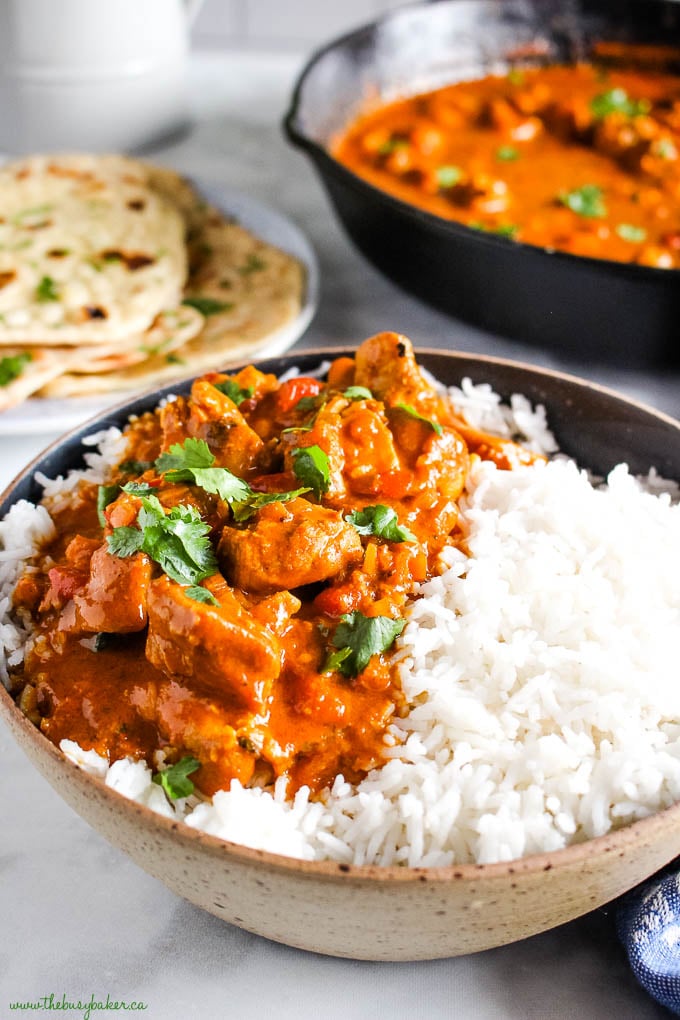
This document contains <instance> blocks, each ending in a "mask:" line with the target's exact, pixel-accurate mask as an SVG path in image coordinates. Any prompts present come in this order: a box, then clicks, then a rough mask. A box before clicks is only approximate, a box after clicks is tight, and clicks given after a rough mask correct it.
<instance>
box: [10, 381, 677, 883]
mask: <svg viewBox="0 0 680 1020" xmlns="http://www.w3.org/2000/svg"><path fill="white" fill-rule="evenodd" d="M453 398H454V401H455V403H456V406H457V407H458V408H460V409H461V410H463V411H464V413H465V414H466V416H467V417H468V420H470V422H471V424H474V425H476V426H478V427H480V428H484V429H489V430H493V431H495V432H496V433H497V434H502V435H510V436H515V435H517V434H518V433H521V434H522V435H523V436H524V437H528V439H529V440H530V442H531V445H532V446H533V448H534V449H544V450H546V451H548V452H551V451H552V450H554V441H553V440H552V437H551V435H550V433H549V431H548V429H547V425H546V422H545V414H544V412H543V411H542V409H540V408H539V409H536V410H532V409H531V407H530V405H529V404H528V402H527V401H526V400H525V399H524V398H513V401H512V402H511V405H510V407H509V408H508V407H506V406H504V405H502V404H501V403H500V401H499V399H498V398H497V396H496V395H495V394H494V393H493V392H492V391H491V390H490V388H488V387H485V386H473V385H472V384H471V383H470V382H469V380H466V381H464V382H463V384H462V386H461V389H460V390H456V391H454V393H453ZM100 438H101V437H100ZM104 438H105V443H106V444H107V446H108V449H107V450H106V454H105V455H104V459H103V460H99V461H96V462H94V463H91V465H90V471H92V472H95V473H96V475H97V477H96V478H95V479H94V480H101V479H102V478H103V472H104V465H105V463H108V458H109V456H114V457H115V452H117V450H118V449H119V447H117V446H116V442H117V436H116V435H113V434H112V433H107V435H106V436H105V437H104ZM88 456H90V457H92V456H93V455H92V454H90V455H88ZM80 477H83V475H82V473H81V474H80V476H79V478H80ZM92 477H93V475H92V474H89V473H88V478H92ZM78 480H79V479H78ZM647 483H648V484H645V485H642V484H641V483H640V482H639V481H638V480H636V479H635V478H633V477H631V475H630V474H629V473H628V470H627V469H626V467H625V466H623V465H621V466H619V467H617V468H616V469H615V470H614V471H612V472H611V474H610V475H609V478H608V480H607V484H606V486H594V485H593V484H591V482H590V480H589V479H588V477H587V475H586V474H585V472H583V471H579V469H578V468H577V467H576V465H575V464H574V463H573V462H571V461H569V460H567V459H566V458H562V457H558V458H556V459H554V460H553V461H551V462H549V463H546V464H538V465H536V466H533V467H523V468H520V469H517V470H515V471H512V472H505V471H500V470H498V469H496V467H495V466H494V465H493V464H492V463H489V462H477V463H475V465H474V466H473V469H472V471H471V474H470V478H469V481H468V485H467V488H466V492H465V495H464V498H463V500H462V503H461V524H462V526H463V529H464V535H465V551H462V550H461V549H449V550H447V552H446V554H445V570H444V572H443V573H442V574H441V576H438V577H436V578H433V579H432V580H430V581H428V582H427V583H426V584H424V585H421V586H420V589H419V591H418V593H417V598H416V600H415V601H414V602H413V604H412V605H411V607H410V609H409V611H408V625H407V627H406V628H405V630H404V632H403V634H402V636H401V638H400V639H398V642H397V652H396V655H397V656H398V658H399V660H400V672H401V683H402V687H403V690H404V693H405V695H406V698H407V700H408V702H409V704H410V705H411V710H410V712H409V714H408V716H407V717H406V718H404V719H400V720H398V722H396V723H395V724H394V725H393V726H392V728H391V732H390V733H389V734H388V741H387V743H386V751H385V754H386V762H385V764H384V766H383V767H382V768H379V769H376V770H374V771H373V772H371V773H370V774H369V775H368V776H367V777H366V778H365V779H364V780H363V781H362V782H360V783H358V784H357V785H354V786H353V785H350V784H349V783H347V782H345V780H344V779H343V777H342V776H339V777H337V779H336V780H335V783H334V784H333V787H332V789H331V790H330V791H329V792H328V794H327V796H326V797H325V799H324V800H323V801H314V802H313V801H310V800H309V794H308V791H307V790H306V788H303V789H302V790H300V791H298V793H297V794H296V795H295V797H294V799H293V800H292V802H290V801H287V800H286V783H285V780H283V779H281V780H279V781H277V783H276V786H275V788H274V791H273V792H271V793H270V792H268V791H264V790H260V789H251V790H245V789H243V788H242V787H241V785H240V784H239V783H238V782H233V783H232V786H231V789H230V790H229V791H222V792H220V793H217V794H216V795H215V796H214V797H213V799H212V801H207V802H203V801H199V799H198V798H197V797H192V798H189V799H188V800H186V801H178V802H175V803H174V804H173V805H172V806H171V805H170V804H169V802H168V801H167V799H166V798H165V795H164V794H163V792H162V790H161V788H160V787H159V786H157V785H156V784H154V783H153V782H152V772H151V770H150V769H149V768H148V766H147V765H146V763H145V762H134V761H131V760H123V761H118V762H114V763H112V764H111V765H110V766H109V763H108V762H107V761H106V760H105V759H103V758H101V757H100V756H99V755H97V754H95V753H94V752H92V751H83V750H82V749H81V748H79V747H78V745H76V744H73V742H71V741H63V742H62V745H61V746H62V750H63V751H64V753H65V754H67V755H68V756H69V757H70V758H72V760H74V761H76V762H77V764H79V765H80V766H81V767H82V768H84V769H86V770H87V771H89V772H92V773H93V774H94V775H97V776H99V777H100V778H103V779H104V781H105V782H106V783H107V785H109V786H111V787H113V788H114V789H116V790H118V791H119V792H120V793H122V794H124V795H125V796H128V797H131V798H132V799H134V800H137V801H139V802H141V803H144V804H146V805H147V806H149V807H151V808H152V809H153V810H156V811H159V812H160V813H162V814H165V815H167V816H174V817H178V818H183V819H184V821H185V822H186V823H187V824H188V825H189V826H192V827H194V828H197V829H202V830H204V831H206V832H210V833H212V834H214V835H216V836H218V837H220V838H223V839H228V840H232V841H234V842H238V843H241V844H244V845H248V846H255V847H260V848H264V849H268V850H272V851H275V852H278V853H283V854H287V855H289V856H293V857H301V858H306V859H310V860H311V859H324V858H330V859H334V860H338V861H341V862H347V863H353V864H366V863H376V864H381V865H383V864H384V865H386V864H402V865H408V866H416V865H418V866H421V867H427V866H439V865H447V864H453V863H462V862H477V863H485V862H492V861H501V860H511V859H514V858H517V857H521V856H523V855H526V854H530V853H534V852H539V851H550V850H555V849H558V848H560V847H563V846H566V845H567V844H568V843H571V842H574V841H582V840H586V839H588V838H591V837H593V836H597V835H601V834H604V833H605V832H607V831H609V830H610V829H611V828H614V827H618V826H621V825H625V824H627V823H629V822H632V821H634V820H635V819H637V818H641V817H644V816H645V815H648V814H650V813H652V812H655V811H658V810H660V809H661V808H663V807H666V806H668V805H669V804H671V803H673V802H674V801H677V800H680V684H678V682H677V678H676V675H675V672H676V665H675V664H676V663H677V662H678V659H679V657H680V506H679V505H678V503H677V497H678V489H677V486H675V485H672V484H669V483H666V482H663V481H662V480H661V479H659V478H658V476H656V475H655V474H654V473H652V474H651V475H650V477H649V479H648V480H647ZM65 484H66V485H67V486H72V485H73V484H76V483H75V482H73V481H72V479H71V477H69V479H68V480H67V482H66V483H65ZM63 491H64V486H63V485H62V484H61V483H60V484H57V483H51V484H50V485H48V486H46V493H47V494H48V495H49V500H58V499H59V498H60V495H61V493H62V492H63ZM19 519H22V520H24V521H25V522H26V523H24V524H23V525H21V524H19V523H18V522H19ZM29 519H31V520H32V521H33V523H32V524H31V523H29ZM15 526H18V528H19V533H18V534H17V532H16V530H13V529H14V528H15ZM49 526H50V522H49V518H48V517H47V514H46V513H45V511H44V510H43V509H42V508H32V507H30V505H29V504H25V505H23V506H21V505H18V506H17V507H15V508H13V510H12V511H11V512H10V514H9V515H8V517H7V518H6V520H5V522H3V523H2V524H0V541H1V542H2V544H3V546H4V548H5V549H7V550H15V549H17V548H21V554H20V556H19V564H20V565H19V566H17V565H16V563H15V564H13V565H12V566H9V565H7V564H6V562H5V561H3V560H0V570H4V571H5V573H4V574H2V573H0V578H2V579H3V583H4V586H3V589H2V590H3V592H4V595H3V598H4V602H3V604H2V612H3V615H2V621H3V622H2V624H1V625H0V639H2V641H3V643H4V645H5V648H6V654H7V653H8V654H9V656H10V661H11V662H12V663H16V662H17V661H20V656H21V645H22V644H23V641H24V640H25V638H26V633H25V631H24V630H22V629H21V627H20V626H17V625H16V624H14V623H12V622H11V621H10V620H9V616H8V592H9V590H11V587H12V586H13V584H14V582H15V580H16V577H17V576H18V573H19V571H20V569H21V566H22V565H23V563H24V562H25V560H26V559H27V558H28V557H29V556H30V555H31V553H32V551H33V548H34V545H35V544H39V542H40V541H41V540H42V539H44V537H46V536H47V535H48V532H49ZM27 527H28V528H30V529H31V530H30V532H28V531H26V528H27ZM19 535H20V536H21V541H20V540H19ZM3 563H5V566H4V567H3Z"/></svg>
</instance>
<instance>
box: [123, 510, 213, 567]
mask: <svg viewBox="0 0 680 1020" xmlns="http://www.w3.org/2000/svg"><path fill="white" fill-rule="evenodd" d="M140 500H141V504H142V505H141V508H140V510H139V513H138V514H137V524H138V525H139V527H138V528H127V527H123V528H114V530H113V532H112V533H111V534H110V535H109V536H108V537H107V540H106V541H107V544H108V547H109V551H110V552H111V553H112V554H113V555H114V556H121V557H126V556H132V555H133V553H136V552H144V553H146V555H147V556H149V557H150V559H152V560H153V561H154V562H155V563H158V564H159V566H160V567H161V568H162V569H163V570H164V571H165V573H166V574H167V575H168V577H171V578H172V580H173V581H177V582H178V583H179V584H191V585H194V584H198V582H199V581H202V580H203V578H204V577H209V576H210V575H211V574H214V573H215V572H216V570H217V567H218V564H217V559H216V557H215V553H214V552H213V549H212V546H211V544H210V540H209V538H208V537H207V536H208V533H209V531H210V526H209V525H208V524H206V523H205V521H203V520H202V518H201V515H200V514H199V512H198V510H197V509H196V508H195V507H193V506H175V507H173V508H172V509H171V510H170V512H169V513H168V514H166V513H165V510H164V509H163V507H162V505H161V503H160V502H159V500H158V497H157V496H141V497H140Z"/></svg>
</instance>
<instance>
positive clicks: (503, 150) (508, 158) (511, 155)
mask: <svg viewBox="0 0 680 1020" xmlns="http://www.w3.org/2000/svg"><path fill="white" fill-rule="evenodd" d="M496 159H500V161H501V163H512V162H514V161H515V160H516V159H519V149H516V148H515V146H514V145H501V146H500V147H499V148H498V149H496Z"/></svg>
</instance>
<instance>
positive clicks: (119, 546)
mask: <svg viewBox="0 0 680 1020" xmlns="http://www.w3.org/2000/svg"><path fill="white" fill-rule="evenodd" d="M106 542H107V545H108V547H109V552H110V553H111V554H112V555H113V556H120V557H121V558H123V559H125V557H126V556H133V555H134V554H135V553H136V552H139V551H140V550H141V548H142V546H143V545H144V535H143V534H142V532H141V531H140V530H139V528H114V529H113V531H112V533H111V534H110V535H109V536H108V538H107V539H106Z"/></svg>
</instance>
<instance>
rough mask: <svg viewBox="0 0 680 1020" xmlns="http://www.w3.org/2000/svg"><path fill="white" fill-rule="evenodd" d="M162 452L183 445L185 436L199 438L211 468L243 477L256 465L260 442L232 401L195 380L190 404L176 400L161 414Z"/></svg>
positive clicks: (211, 387)
mask: <svg viewBox="0 0 680 1020" xmlns="http://www.w3.org/2000/svg"><path fill="white" fill-rule="evenodd" d="M161 422H162V426H163V449H164V450H168V449H169V448H170V447H171V446H172V444H173V443H178V442H179V443H183V442H185V441H186V439H187V437H191V438H193V439H203V440H204V441H205V442H206V443H207V444H208V446H209V447H210V451H211V453H212V454H213V455H214V457H215V466H217V467H224V468H228V470H229V471H232V472H233V473H234V474H236V475H239V476H240V477H243V476H244V475H246V474H247V473H248V472H249V470H250V469H251V468H253V467H254V466H256V465H258V466H266V464H265V465H261V464H260V458H261V456H262V455H263V451H264V443H263V441H262V440H261V439H260V437H259V436H258V434H257V433H256V432H255V431H254V430H253V429H251V427H250V425H248V423H247V421H246V420H245V418H244V417H243V415H242V414H241V412H240V411H239V409H238V407H237V406H236V404H235V403H234V402H233V400H230V398H229V397H227V396H226V395H225V394H224V393H221V392H220V390H218V389H217V388H216V387H215V386H214V385H213V384H212V383H211V382H209V381H208V380H206V379H198V380H196V382H195V383H194V384H193V386H192V389H191V402H189V401H187V400H185V399H184V398H182V397H180V398H178V399H177V400H175V401H172V402H171V403H169V404H167V405H166V406H165V407H164V408H163V410H162V412H161Z"/></svg>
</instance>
